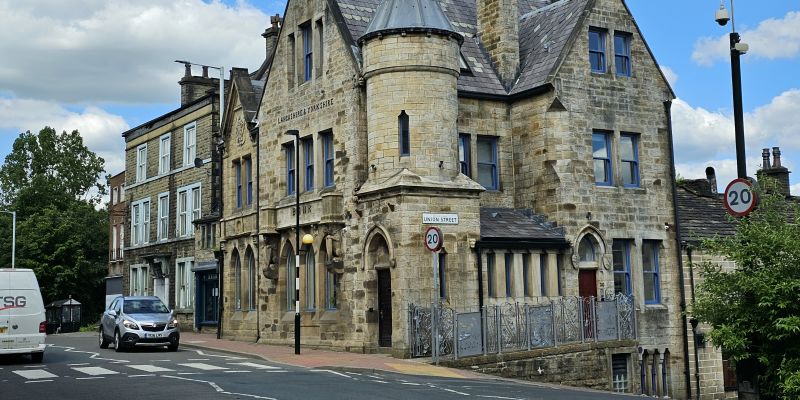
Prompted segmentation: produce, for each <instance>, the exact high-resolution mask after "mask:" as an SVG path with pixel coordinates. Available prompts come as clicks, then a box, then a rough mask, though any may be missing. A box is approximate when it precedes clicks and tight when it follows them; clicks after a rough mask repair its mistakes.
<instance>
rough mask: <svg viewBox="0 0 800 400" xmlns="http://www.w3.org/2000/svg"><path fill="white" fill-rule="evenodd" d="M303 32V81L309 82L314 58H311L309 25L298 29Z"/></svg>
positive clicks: (311, 48) (311, 43) (311, 44)
mask: <svg viewBox="0 0 800 400" xmlns="http://www.w3.org/2000/svg"><path fill="white" fill-rule="evenodd" d="M300 30H301V31H302V32H303V66H304V70H303V79H304V80H305V81H310V80H311V75H312V71H313V70H314V64H313V62H314V57H313V37H312V36H311V24H310V23H308V24H305V25H303V26H301V27H300Z"/></svg>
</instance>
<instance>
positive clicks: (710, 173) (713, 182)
mask: <svg viewBox="0 0 800 400" xmlns="http://www.w3.org/2000/svg"><path fill="white" fill-rule="evenodd" d="M706 180H707V181H708V186H709V189H710V190H711V193H714V194H716V193H717V172H716V171H714V167H707V168H706Z"/></svg>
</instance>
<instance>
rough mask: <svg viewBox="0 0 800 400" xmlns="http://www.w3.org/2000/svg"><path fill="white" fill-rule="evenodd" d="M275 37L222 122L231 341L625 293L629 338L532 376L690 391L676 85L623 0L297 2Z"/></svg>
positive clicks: (367, 335)
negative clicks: (429, 233)
mask: <svg viewBox="0 0 800 400" xmlns="http://www.w3.org/2000/svg"><path fill="white" fill-rule="evenodd" d="M276 40H277V41H276V46H275V53H274V55H273V57H272V59H271V63H270V65H269V68H268V71H265V74H264V75H263V77H261V76H258V77H257V78H263V83H261V81H262V79H253V78H254V77H253V76H250V75H248V74H247V73H246V71H234V77H233V82H234V83H233V86H234V87H235V89H234V90H235V91H237V92H238V94H233V95H231V96H229V104H230V106H229V108H228V109H229V112H228V114H226V118H225V134H224V154H223V162H222V175H223V179H222V196H223V199H224V201H223V202H224V205H225V206H224V208H223V214H222V219H221V223H220V238H221V240H222V243H221V249H223V250H224V251H223V253H224V260H223V264H224V273H223V274H222V276H223V281H224V282H223V290H222V293H223V308H224V313H223V322H222V325H223V332H224V336H226V337H231V338H239V339H247V340H254V339H255V340H259V341H261V342H264V343H281V344H287V343H291V342H292V340H293V337H294V324H293V321H294V318H295V314H300V316H301V341H302V343H303V345H306V346H308V345H310V346H320V347H330V348H336V349H342V350H347V351H359V352H376V351H385V352H391V353H392V354H393V355H395V356H408V355H409V354H410V351H411V345H410V339H409V337H410V333H411V332H410V331H409V317H408V310H409V307H410V306H411V305H412V304H428V305H430V304H431V303H432V302H437V303H442V304H444V305H446V306H448V307H452V308H454V309H459V310H478V309H479V308H480V307H481V306H493V305H500V304H506V303H515V302H518V303H537V302H542V301H549V299H554V298H560V297H577V296H580V297H582V298H596V299H605V298H612V297H614V296H615V294H616V293H622V294H624V295H626V296H633V298H634V306H635V309H636V323H637V339H636V340H635V341H618V342H611V343H610V344H608V345H605V346H602V347H601V348H596V347H594V346H592V345H589V344H587V345H581V346H567V347H564V348H563V349H562V350H558V351H555V352H554V355H553V357H556V361H557V362H554V363H552V364H548V365H552V366H553V369H552V370H551V369H548V370H547V372H546V373H543V374H542V375H543V376H542V377H541V378H540V379H542V380H548V381H556V382H559V381H563V379H562V378H563V376H565V374H567V371H565V370H558V367H557V366H558V365H562V369H566V368H571V369H575V368H583V367H586V366H585V365H573V364H570V362H572V363H574V360H591V362H592V364H591V366H590V367H589V368H588V369H591V370H592V371H593V378H592V380H591V381H589V380H588V379H584V380H581V379H580V378H578V379H576V381H575V382H576V384H584V385H587V386H592V387H598V388H605V389H608V390H611V389H612V380H613V381H614V385H613V387H614V389H616V390H619V391H627V392H637V393H638V392H644V393H647V394H652V395H660V396H673V397H676V398H685V397H687V395H688V387H687V381H688V372H689V371H688V369H687V368H686V367H685V361H686V356H687V353H688V351H687V346H688V342H687V339H686V336H685V332H686V330H685V325H684V324H685V320H683V319H682V317H681V313H682V311H683V307H684V303H683V300H682V298H681V292H680V287H681V286H680V284H681V278H682V275H681V274H680V268H678V265H679V262H678V259H679V255H680V249H679V248H678V246H677V241H676V232H675V226H676V224H677V219H676V218H677V217H676V214H675V207H674V200H673V198H674V193H675V192H674V186H673V182H674V168H673V164H674V162H673V157H672V147H671V141H672V137H671V125H670V104H671V100H672V99H673V98H674V94H673V93H672V90H671V89H670V87H669V85H668V84H667V82H666V80H665V79H664V76H663V75H662V74H661V72H660V69H659V67H658V65H657V63H656V61H655V59H654V57H653V54H652V53H651V52H650V49H649V48H648V47H647V44H646V43H645V41H644V39H643V37H642V35H641V32H640V31H639V29H638V27H637V25H636V23H635V21H634V19H633V17H632V16H631V13H630V10H629V9H628V8H627V6H626V5H625V4H624V2H623V1H622V0H561V1H546V0H475V1H461V2H452V1H439V2H437V1H433V0H417V1H400V0H380V1H379V0H309V1H300V0H290V1H288V4H287V7H286V12H285V15H284V20H283V24H282V26H281V27H280V30H279V31H278V32H277V38H276ZM261 85H263V90H262V89H261V88H260V86H261ZM259 92H262V94H261V96H260V98H259V99H258V103H257V105H256V102H254V101H252V99H250V98H249V96H250V95H251V93H259ZM253 105H256V106H255V108H253ZM251 116H252V117H251ZM287 133H293V134H294V135H288V134H287ZM298 165H299V167H298ZM251 196H252V197H251ZM298 196H299V197H298ZM296 202H299V206H298V205H297V204H296ZM298 213H299V217H298ZM296 218H297V219H299V223H298V222H297V221H296ZM296 225H299V226H300V232H299V233H302V234H310V235H311V236H312V237H313V243H311V244H310V245H302V244H301V243H297V239H296V234H297V233H298V232H296V231H295V229H296ZM431 226H437V227H438V228H439V229H440V230H441V235H442V238H443V247H442V249H441V250H440V251H439V252H438V253H435V254H436V255H434V256H432V254H431V252H429V251H428V250H426V249H425V247H424V243H423V242H424V240H425V239H426V237H425V231H426V228H428V227H431ZM298 246H302V247H300V253H301V256H300V260H301V261H300V268H299V270H300V276H299V277H297V276H295V274H296V272H295V271H296V265H295V253H296V251H297V249H298ZM434 262H435V263H436V265H438V269H437V272H438V274H436V275H434V271H433V270H434V268H433V267H432V263H434ZM434 276H436V278H434ZM296 278H299V279H296ZM297 283H299V286H300V287H299V289H300V294H301V295H300V299H299V304H300V306H299V309H297V306H296V303H295V300H296V299H295V295H294V293H295V290H296V289H297V287H296V285H297ZM569 360H573V361H569ZM586 365H588V364H586ZM573 367H574V368H573ZM570 373H572V372H570Z"/></svg>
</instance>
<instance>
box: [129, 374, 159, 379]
mask: <svg viewBox="0 0 800 400" xmlns="http://www.w3.org/2000/svg"><path fill="white" fill-rule="evenodd" d="M144 376H156V374H141V375H128V378H141V377H144Z"/></svg>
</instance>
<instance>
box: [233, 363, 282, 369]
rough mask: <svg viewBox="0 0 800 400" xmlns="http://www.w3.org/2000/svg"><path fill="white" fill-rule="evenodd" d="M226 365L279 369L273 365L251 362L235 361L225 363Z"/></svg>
mask: <svg viewBox="0 0 800 400" xmlns="http://www.w3.org/2000/svg"><path fill="white" fill-rule="evenodd" d="M227 364H228V365H241V366H243V367H250V368H258V369H280V368H278V367H273V366H271V365H264V364H256V363H251V362H237V363H230V362H229V363H227Z"/></svg>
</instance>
